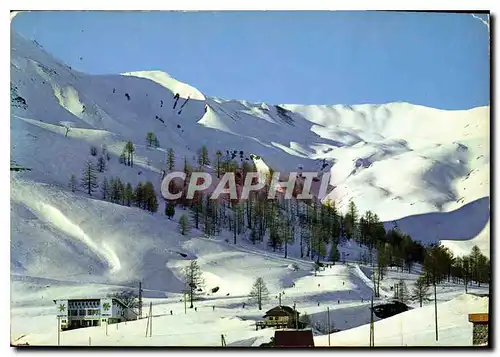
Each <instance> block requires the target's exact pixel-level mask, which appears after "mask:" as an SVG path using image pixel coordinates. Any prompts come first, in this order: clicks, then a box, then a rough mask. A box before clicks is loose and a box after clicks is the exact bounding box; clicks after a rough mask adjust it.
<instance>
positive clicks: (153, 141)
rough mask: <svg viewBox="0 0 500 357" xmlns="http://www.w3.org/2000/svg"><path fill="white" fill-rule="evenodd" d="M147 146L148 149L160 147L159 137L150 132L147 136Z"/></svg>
mask: <svg viewBox="0 0 500 357" xmlns="http://www.w3.org/2000/svg"><path fill="white" fill-rule="evenodd" d="M146 144H147V146H148V147H150V148H151V147H155V148H157V147H158V146H159V141H158V138H157V136H156V135H155V133H153V132H151V131H150V132H149V133H148V134H147V135H146Z"/></svg>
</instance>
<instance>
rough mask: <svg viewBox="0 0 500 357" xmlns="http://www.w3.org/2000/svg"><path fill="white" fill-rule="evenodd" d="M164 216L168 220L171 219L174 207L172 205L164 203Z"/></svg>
mask: <svg viewBox="0 0 500 357" xmlns="http://www.w3.org/2000/svg"><path fill="white" fill-rule="evenodd" d="M165 215H166V216H167V217H168V219H172V218H173V217H174V215H175V205H174V204H173V203H168V202H165Z"/></svg>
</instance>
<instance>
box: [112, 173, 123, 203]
mask: <svg viewBox="0 0 500 357" xmlns="http://www.w3.org/2000/svg"><path fill="white" fill-rule="evenodd" d="M109 187H110V194H109V198H110V200H111V202H113V203H118V204H123V202H124V199H123V198H124V191H125V187H124V185H123V183H122V181H121V180H120V179H119V178H118V177H116V178H112V179H111V180H110V182H109Z"/></svg>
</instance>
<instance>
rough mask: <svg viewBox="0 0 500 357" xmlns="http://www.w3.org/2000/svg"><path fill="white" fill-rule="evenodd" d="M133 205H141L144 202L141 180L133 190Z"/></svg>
mask: <svg viewBox="0 0 500 357" xmlns="http://www.w3.org/2000/svg"><path fill="white" fill-rule="evenodd" d="M134 198H135V205H136V206H137V207H141V208H142V207H143V204H144V188H143V185H142V182H139V183H138V184H137V186H136V187H135V190H134Z"/></svg>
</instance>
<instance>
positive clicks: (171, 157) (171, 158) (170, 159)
mask: <svg viewBox="0 0 500 357" xmlns="http://www.w3.org/2000/svg"><path fill="white" fill-rule="evenodd" d="M167 164H168V171H172V170H173V169H174V167H175V155H174V149H172V148H169V149H168V151H167Z"/></svg>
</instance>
